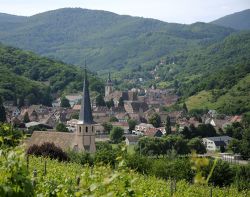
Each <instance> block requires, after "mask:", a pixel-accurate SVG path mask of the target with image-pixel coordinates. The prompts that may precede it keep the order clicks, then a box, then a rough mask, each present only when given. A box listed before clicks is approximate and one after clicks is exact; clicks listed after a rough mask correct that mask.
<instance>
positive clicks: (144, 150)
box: [135, 135, 190, 156]
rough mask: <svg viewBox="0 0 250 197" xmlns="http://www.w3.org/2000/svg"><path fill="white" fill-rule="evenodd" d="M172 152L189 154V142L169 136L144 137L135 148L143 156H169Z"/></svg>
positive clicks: (178, 137) (179, 137)
mask: <svg viewBox="0 0 250 197" xmlns="http://www.w3.org/2000/svg"><path fill="white" fill-rule="evenodd" d="M172 150H175V151H176V153H177V154H187V153H189V152H190V150H189V148H188V146H187V140H185V139H183V138H182V137H181V136H175V135H168V136H167V137H165V138H158V137H154V138H153V137H143V138H140V140H139V142H138V145H137V146H136V147H135V151H136V152H137V153H141V154H142V155H149V156H150V155H156V156H159V155H168V154H169V153H170V152H171V151H172Z"/></svg>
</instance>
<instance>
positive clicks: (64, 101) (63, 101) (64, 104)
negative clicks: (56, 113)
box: [60, 96, 70, 107]
mask: <svg viewBox="0 0 250 197" xmlns="http://www.w3.org/2000/svg"><path fill="white" fill-rule="evenodd" d="M60 106H61V107H70V103H69V100H68V99H67V98H66V97H65V96H63V97H62V98H61V105H60Z"/></svg>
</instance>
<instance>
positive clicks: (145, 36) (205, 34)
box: [0, 8, 234, 72]
mask: <svg viewBox="0 0 250 197" xmlns="http://www.w3.org/2000/svg"><path fill="white" fill-rule="evenodd" d="M6 17H7V16H6V15H4V18H6ZM9 18H11V19H12V20H13V21H14V22H12V23H8V28H0V41H1V42H3V43H5V44H8V45H11V46H15V47H19V48H22V49H26V50H31V51H34V52H36V53H38V54H41V55H44V56H48V57H53V58H56V59H60V60H62V61H64V62H67V63H70V64H75V65H83V63H84V59H85V58H87V60H88V62H89V63H90V64H91V65H92V66H91V69H92V70H93V71H96V70H97V71H100V72H105V70H104V69H115V70H117V69H118V70H120V69H122V68H124V67H126V68H134V67H138V66H147V65H151V64H152V63H156V62H157V61H158V59H159V58H161V57H162V56H164V55H171V54H173V53H175V52H176V51H183V50H188V49H194V48H199V47H200V46H203V45H208V44H211V43H214V42H216V41H218V40H221V39H223V38H224V37H226V36H227V35H229V34H230V33H232V32H233V31H234V30H232V29H230V28H224V27H220V26H216V25H213V24H205V23H195V24H192V25H181V24H173V23H165V22H161V21H158V20H154V19H145V18H139V17H131V16H121V15H117V14H114V13H111V12H106V11H96V10H87V9H80V8H64V9H59V10H54V11H49V12H44V13H41V14H38V15H34V16H31V17H21V18H19V22H18V23H16V20H14V19H13V16H10V17H9ZM6 20H7V19H6ZM6 20H4V19H1V15H0V26H2V24H3V25H6ZM8 20H10V19H8ZM106 72H107V71H106Z"/></svg>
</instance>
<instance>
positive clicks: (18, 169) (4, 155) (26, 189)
mask: <svg viewBox="0 0 250 197" xmlns="http://www.w3.org/2000/svg"><path fill="white" fill-rule="evenodd" d="M0 172H1V174H0V196H6V197H7V196H9V197H11V196H13V197H14V196H20V197H24V196H27V197H29V196H34V187H33V185H32V181H31V179H30V178H29V172H28V170H27V167H26V162H25V158H24V154H23V151H22V150H21V151H20V150H11V151H6V150H2V151H0Z"/></svg>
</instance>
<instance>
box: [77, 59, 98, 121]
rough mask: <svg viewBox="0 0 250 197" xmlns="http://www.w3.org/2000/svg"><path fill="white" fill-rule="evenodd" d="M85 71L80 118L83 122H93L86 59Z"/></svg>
mask: <svg viewBox="0 0 250 197" xmlns="http://www.w3.org/2000/svg"><path fill="white" fill-rule="evenodd" d="M84 72H85V73H84V84H83V95H82V103H81V110H80V114H79V120H80V121H81V122H82V124H93V122H94V121H93V117H92V111H91V103H90V98H89V82H88V76H87V69H86V61H85V68H84Z"/></svg>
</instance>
